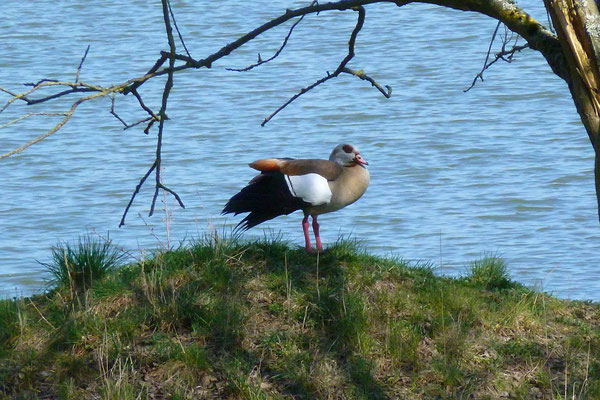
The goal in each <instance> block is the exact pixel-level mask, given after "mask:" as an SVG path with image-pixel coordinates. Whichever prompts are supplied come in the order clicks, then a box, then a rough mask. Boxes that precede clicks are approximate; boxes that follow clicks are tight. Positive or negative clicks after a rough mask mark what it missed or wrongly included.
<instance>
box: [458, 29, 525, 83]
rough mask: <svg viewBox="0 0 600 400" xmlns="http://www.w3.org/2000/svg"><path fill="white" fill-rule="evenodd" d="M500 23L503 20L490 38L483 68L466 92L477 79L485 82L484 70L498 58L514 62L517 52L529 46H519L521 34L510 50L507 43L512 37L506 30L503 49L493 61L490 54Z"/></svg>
mask: <svg viewBox="0 0 600 400" xmlns="http://www.w3.org/2000/svg"><path fill="white" fill-rule="evenodd" d="M500 24H501V22H500V21H498V24H497V25H496V29H495V30H494V34H493V35H492V39H491V40H490V45H489V47H488V51H487V54H486V56H485V61H484V62H483V67H482V68H481V71H480V72H479V73H478V74H477V75H475V78H473V82H472V83H471V86H469V87H468V88H466V89H465V90H464V91H463V92H465V93H466V92H468V91H469V90H471V89H473V87H474V86H475V84H476V83H477V79H481V81H482V82H483V72H484V71H485V70H487V69H488V68H489V67H491V66H492V65H494V64H495V63H496V62H497V61H498V60H502V61H506V62H509V63H510V62H512V58H513V56H514V55H515V53H517V52H520V51H521V50H524V49H526V48H528V47H529V44H525V45H523V46H517V40H518V39H519V36H517V38H516V40H515V43H514V44H513V46H512V48H511V49H510V50H507V49H506V45H507V44H508V42H509V41H510V40H511V38H509V37H508V33H507V31H505V33H504V39H503V40H502V49H501V50H500V51H499V52H498V53H496V55H495V58H494V59H493V60H492V61H489V59H490V54H491V52H492V45H493V44H494V39H495V38H496V34H497V33H498V28H500ZM507 55H508V58H505V57H504V56H507Z"/></svg>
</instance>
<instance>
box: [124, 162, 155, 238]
mask: <svg viewBox="0 0 600 400" xmlns="http://www.w3.org/2000/svg"><path fill="white" fill-rule="evenodd" d="M154 168H156V161H154V163H153V164H152V166H151V167H150V168H149V169H148V171H147V172H146V174H145V175H144V176H143V177H142V179H140V182H139V183H138V184H137V186H136V187H135V190H134V191H133V194H132V195H131V198H130V199H129V203H128V204H127V207H125V212H123V216H122V217H121V222H120V223H119V228H120V227H122V226H123V225H125V216H127V213H128V212H129V209H130V208H131V205H132V204H133V200H134V199H135V196H136V195H137V194H138V193H139V192H140V189H141V188H142V186H143V185H144V182H146V179H148V177H149V176H150V174H151V173H152V171H154Z"/></svg>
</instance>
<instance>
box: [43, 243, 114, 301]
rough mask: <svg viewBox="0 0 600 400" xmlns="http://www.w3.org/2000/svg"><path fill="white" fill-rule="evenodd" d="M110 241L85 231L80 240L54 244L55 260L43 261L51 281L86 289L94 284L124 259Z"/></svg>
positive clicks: (54, 283)
mask: <svg viewBox="0 0 600 400" xmlns="http://www.w3.org/2000/svg"><path fill="white" fill-rule="evenodd" d="M123 259H124V255H123V253H121V252H120V251H119V250H118V249H116V248H115V247H114V246H113V245H112V243H111V242H109V241H105V240H102V239H100V238H95V237H92V236H91V235H86V236H83V237H80V238H79V241H78V242H77V244H69V243H64V242H61V243H59V244H58V245H56V246H54V247H53V248H52V260H51V261H50V262H48V263H41V264H42V265H43V266H45V267H46V268H47V270H48V272H50V274H51V276H52V278H51V280H50V284H51V285H53V286H57V287H59V288H65V287H68V288H71V289H72V290H73V291H83V290H86V289H89V288H90V287H92V284H93V283H94V282H95V281H98V280H100V279H102V278H103V277H104V276H106V275H107V274H108V273H109V272H110V271H112V270H114V269H115V268H116V267H117V266H119V265H120V263H121V262H122V261H123Z"/></svg>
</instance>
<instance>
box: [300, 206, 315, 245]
mask: <svg viewBox="0 0 600 400" xmlns="http://www.w3.org/2000/svg"><path fill="white" fill-rule="evenodd" d="M302 229H303V230H304V248H305V249H306V251H308V252H309V253H314V250H313V249H312V246H311V244H310V236H309V233H308V214H306V215H305V216H304V219H303V220H302Z"/></svg>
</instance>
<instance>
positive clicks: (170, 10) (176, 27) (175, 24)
mask: <svg viewBox="0 0 600 400" xmlns="http://www.w3.org/2000/svg"><path fill="white" fill-rule="evenodd" d="M167 5H168V6H169V13H170V14H171V19H172V20H173V25H174V26H175V30H176V31H177V35H178V36H179V40H180V41H181V45H182V46H183V49H184V50H185V52H186V53H187V55H188V56H189V57H190V58H192V55H191V54H190V52H189V51H188V48H187V46H186V45H185V42H184V41H183V36H182V35H181V32H180V31H179V27H178V26H177V21H175V14H173V9H172V8H171V2H170V1H169V0H167Z"/></svg>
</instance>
